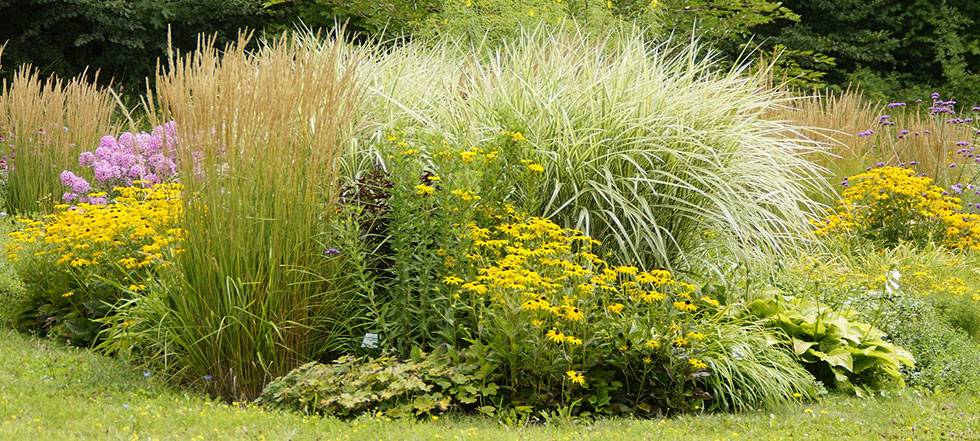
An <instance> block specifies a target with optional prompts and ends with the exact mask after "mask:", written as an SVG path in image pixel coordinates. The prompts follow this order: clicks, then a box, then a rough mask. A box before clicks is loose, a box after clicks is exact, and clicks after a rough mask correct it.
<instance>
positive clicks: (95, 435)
mask: <svg viewBox="0 0 980 441" xmlns="http://www.w3.org/2000/svg"><path fill="white" fill-rule="evenodd" d="M0 418H2V422H0V439H2V440H50V439H59V440H61V439H119V440H123V439H125V440H147V439H160V440H162V439H179V440H192V439H197V440H211V439H267V440H273V439H323V440H328V439H329V440H332V439H344V440H347V439H385V440H387V439H425V440H428V439H494V440H496V439H521V440H535V439H540V440H575V441H579V440H586V439H614V440H620V439H621V440H640V439H684V440H694V439H705V440H717V439H744V440H756V439H807V440H813V439H834V440H837V439H872V438H874V439H896V440H905V439H980V397H975V396H945V395H943V396H940V395H932V396H924V395H921V394H917V393H913V392H906V393H902V394H898V395H896V396H894V397H889V398H887V399H878V400H859V399H853V398H845V397H832V398H828V399H826V400H824V401H823V402H821V403H819V404H815V405H806V406H803V405H800V406H792V407H788V408H785V409H780V410H778V411H774V412H772V413H765V412H763V413H751V414H741V415H703V416H686V417H682V418H674V419H662V420H644V421H639V420H623V419H615V420H604V421H599V422H595V423H592V424H571V423H568V424H560V425H551V426H531V427H506V426H502V425H499V424H497V423H496V422H495V421H493V420H490V419H486V418H477V417H461V418H449V417H444V418H442V419H439V420H438V421H435V422H429V421H426V422H414V421H380V420H376V419H370V418H363V419H360V420H357V421H354V422H349V423H348V422H342V421H338V420H334V419H329V418H327V419H325V418H317V417H304V416H302V415H297V414H290V413H282V412H269V411H264V410H261V409H258V408H254V407H249V408H241V407H236V406H231V405H226V404H222V403H218V402H215V401H212V400H208V399H206V398H203V397H201V396H199V395H196V394H193V393H188V392H181V391H177V390H174V389H172V388H169V387H166V386H165V385H163V384H161V382H160V381H158V379H156V378H154V377H153V376H152V375H150V376H149V377H145V376H144V373H143V372H140V371H137V370H134V369H132V368H130V367H127V366H126V365H125V364H123V363H121V362H120V361H118V360H114V359H111V358H106V357H103V356H99V355H96V354H93V353H91V352H89V351H84V350H79V349H73V348H67V347H64V346H62V345H60V344H57V343H53V342H50V341H44V340H38V339H32V338H29V337H25V336H22V335H19V334H17V333H14V332H12V331H6V330H0Z"/></svg>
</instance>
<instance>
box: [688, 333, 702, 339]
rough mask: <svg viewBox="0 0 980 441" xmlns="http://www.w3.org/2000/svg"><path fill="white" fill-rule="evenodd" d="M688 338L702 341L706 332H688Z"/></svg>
mask: <svg viewBox="0 0 980 441" xmlns="http://www.w3.org/2000/svg"><path fill="white" fill-rule="evenodd" d="M687 338H689V339H691V340H698V341H701V340H704V334H702V333H700V332H688V333H687Z"/></svg>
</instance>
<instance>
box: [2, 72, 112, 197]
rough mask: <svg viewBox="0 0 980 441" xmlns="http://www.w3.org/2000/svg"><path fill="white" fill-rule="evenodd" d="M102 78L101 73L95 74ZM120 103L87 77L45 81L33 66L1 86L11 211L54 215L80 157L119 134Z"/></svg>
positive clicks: (3, 151) (4, 145)
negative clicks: (66, 173)
mask: <svg viewBox="0 0 980 441" xmlns="http://www.w3.org/2000/svg"><path fill="white" fill-rule="evenodd" d="M95 77H96V78H97V77H98V74H96V75H95ZM115 109H116V101H115V99H114V98H113V97H112V94H111V92H110V91H109V90H108V89H104V88H101V87H99V86H96V85H95V81H89V79H88V78H87V76H86V75H85V74H82V75H80V76H78V77H75V78H72V79H70V80H67V81H66V80H63V79H61V78H57V77H54V76H51V77H47V78H44V77H42V75H41V73H40V71H39V70H38V69H36V68H34V67H31V66H29V65H25V66H22V67H20V68H19V69H18V70H17V71H16V72H15V73H14V75H13V78H11V79H10V81H7V80H4V82H3V85H2V87H0V136H3V137H4V138H5V140H4V141H3V142H0V150H2V154H3V155H4V158H5V160H6V161H7V167H8V169H7V176H6V183H5V185H6V192H5V193H6V210H7V212H9V213H15V214H24V215H27V214H31V213H38V212H46V211H49V210H50V208H51V207H52V206H53V205H54V204H56V203H59V202H60V201H61V195H62V193H63V191H64V186H63V185H62V184H61V181H60V180H59V175H60V174H61V172H62V171H63V170H66V169H75V168H77V166H78V155H79V154H80V153H81V152H83V151H85V150H91V149H94V148H95V147H97V146H98V145H99V139H100V138H101V137H102V136H103V135H106V134H111V133H115V132H116V131H117V130H118V128H119V125H118V124H116V123H115V122H114V119H113V113H114V111H115Z"/></svg>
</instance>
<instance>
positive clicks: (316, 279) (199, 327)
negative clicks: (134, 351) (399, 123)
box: [148, 38, 359, 398]
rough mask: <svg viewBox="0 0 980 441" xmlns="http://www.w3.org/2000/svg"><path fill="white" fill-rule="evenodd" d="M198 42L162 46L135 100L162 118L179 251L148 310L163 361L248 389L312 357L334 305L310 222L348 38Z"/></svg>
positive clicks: (347, 121) (319, 201)
mask: <svg viewBox="0 0 980 441" xmlns="http://www.w3.org/2000/svg"><path fill="white" fill-rule="evenodd" d="M246 43H247V40H246V39H245V38H242V39H241V40H240V41H239V42H238V43H237V44H235V45H231V46H228V47H225V48H224V49H223V50H221V51H219V49H218V48H216V47H214V45H213V44H211V43H205V44H203V45H202V47H201V48H200V49H198V50H197V51H196V52H193V53H191V54H187V55H185V56H180V57H176V58H172V59H171V61H170V63H169V65H168V66H167V67H166V68H165V69H162V71H161V72H160V73H159V74H158V76H157V86H156V93H155V94H154V95H153V96H152V97H151V98H150V99H149V100H148V101H149V103H150V105H149V107H150V108H151V109H152V113H154V114H155V115H157V116H159V117H162V118H164V120H174V121H176V136H177V138H178V141H179V145H180V148H179V154H178V156H179V161H178V162H179V167H180V171H179V172H180V176H181V182H182V183H183V184H184V186H185V206H184V218H183V222H182V224H183V225H182V226H183V228H184V229H185V230H186V233H187V241H186V243H185V247H184V249H185V252H184V253H183V254H182V255H181V256H180V257H179V259H178V261H177V263H176V265H177V267H178V268H179V274H178V277H177V279H178V283H177V285H176V286H173V287H171V288H170V289H169V291H168V295H167V299H166V302H167V304H168V305H169V306H168V307H169V309H170V311H168V313H167V314H165V318H164V319H162V320H161V323H162V327H163V328H164V335H165V336H166V337H165V338H166V339H167V340H169V344H170V347H169V348H168V349H167V352H168V356H171V357H174V358H172V360H173V362H174V363H173V364H171V366H178V369H179V374H180V376H181V377H183V378H185V379H200V378H207V379H208V380H209V381H208V382H207V384H208V388H209V389H210V390H211V392H213V393H216V394H218V395H221V396H223V397H226V398H252V397H254V396H256V395H257V394H258V392H260V391H261V388H262V386H264V385H265V383H266V382H267V381H268V380H271V379H272V378H275V377H278V376H280V375H283V374H285V373H286V372H288V371H289V370H290V369H292V368H294V367H296V366H298V365H300V364H302V363H304V362H307V361H309V360H310V359H313V358H316V357H317V356H319V355H322V354H321V351H322V348H323V347H324V339H323V336H324V335H325V333H326V332H327V330H328V329H329V327H330V326H332V325H331V324H332V323H334V320H335V319H338V318H339V317H342V315H343V314H344V310H343V308H342V305H339V304H338V303H337V301H338V294H337V292H336V291H335V288H334V286H333V284H332V277H333V274H334V271H333V269H332V265H333V264H334V263H335V259H334V258H333V256H331V255H330V253H325V252H324V251H325V249H326V245H324V244H322V243H321V239H322V238H321V237H320V233H321V232H322V231H324V223H325V222H327V221H328V220H329V219H330V217H331V216H332V215H333V213H335V211H336V208H335V197H336V195H335V194H333V193H332V189H333V188H334V186H335V184H336V178H337V169H336V168H335V159H336V157H337V156H338V154H339V153H340V152H341V151H342V150H343V148H344V146H345V144H346V143H347V142H348V138H349V136H350V133H351V130H352V122H353V118H352V114H353V112H354V110H355V108H356V105H357V102H358V99H359V93H358V89H357V84H356V82H355V68H354V64H355V63H353V62H352V61H351V59H350V58H349V57H347V55H348V53H349V50H350V49H349V48H348V47H347V46H346V45H345V43H343V42H342V41H336V40H329V41H328V42H326V43H324V44H323V45H322V46H318V47H313V46H310V45H305V44H304V43H302V42H301V41H298V40H294V39H283V40H279V41H274V42H264V43H262V44H261V45H260V48H259V49H257V50H256V51H254V52H247V51H246Z"/></svg>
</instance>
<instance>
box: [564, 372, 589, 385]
mask: <svg viewBox="0 0 980 441" xmlns="http://www.w3.org/2000/svg"><path fill="white" fill-rule="evenodd" d="M565 375H566V376H567V377H568V379H569V380H570V381H571V382H572V384H579V385H585V375H582V373H581V372H578V371H568V372H565Z"/></svg>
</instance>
